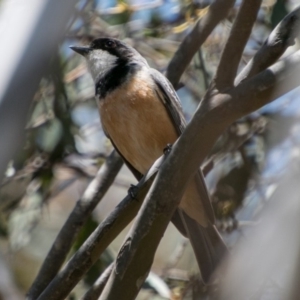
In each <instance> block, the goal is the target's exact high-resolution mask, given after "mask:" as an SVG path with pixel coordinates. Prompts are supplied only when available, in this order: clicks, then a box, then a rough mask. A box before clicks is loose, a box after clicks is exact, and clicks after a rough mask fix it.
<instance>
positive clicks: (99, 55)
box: [86, 49, 118, 83]
mask: <svg viewBox="0 0 300 300" xmlns="http://www.w3.org/2000/svg"><path fill="white" fill-rule="evenodd" d="M117 59H118V58H117V57H116V56H114V55H112V54H110V53H109V52H107V51H103V50H100V49H95V50H92V51H91V52H90V53H89V54H88V55H87V56H86V60H87V65H88V68H89V71H90V73H91V75H92V77H93V79H94V82H95V83H97V81H98V79H99V78H101V77H102V76H103V75H105V74H106V73H108V72H109V71H110V70H111V69H112V68H113V67H114V66H116V64H117Z"/></svg>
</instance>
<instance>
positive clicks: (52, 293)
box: [38, 157, 164, 300]
mask: <svg viewBox="0 0 300 300" xmlns="http://www.w3.org/2000/svg"><path fill="white" fill-rule="evenodd" d="M163 161H164V157H160V158H159V159H158V160H157V161H156V162H155V164H154V165H153V166H152V168H151V169H150V171H149V172H148V173H147V175H146V176H144V177H143V178H142V179H141V181H140V182H139V183H138V184H137V186H136V187H135V189H134V190H135V197H134V198H132V197H131V196H130V195H128V196H126V197H125V198H124V199H123V200H122V201H121V202H120V203H119V204H118V205H117V207H116V208H115V209H114V210H113V212H112V213H111V214H110V215H109V216H108V217H107V218H106V219H105V220H104V221H103V222H102V223H101V224H100V225H99V226H98V227H97V228H96V230H95V231H94V232H93V233H92V234H91V235H90V237H89V238H88V239H87V240H86V241H85V242H84V244H83V245H82V246H81V247H80V249H79V250H78V251H77V252H76V253H75V254H74V256H73V257H72V258H71V259H70V260H69V262H68V263H67V265H66V266H65V267H64V268H63V269H62V270H61V271H60V273H59V274H58V275H56V276H55V278H54V279H53V280H52V281H51V283H50V284H49V285H48V286H47V288H46V289H45V290H44V291H43V293H42V294H41V295H40V296H39V297H38V300H59V299H65V297H66V296H67V295H68V294H69V293H70V292H71V290H72V289H73V288H74V287H75V285H76V284H77V283H78V281H79V280H80V279H81V278H82V277H83V275H84V274H85V273H86V272H87V271H88V270H89V268H90V267H91V266H92V265H93V264H94V263H95V262H96V261H97V260H98V259H99V256H100V255H101V254H102V253H103V251H104V250H105V249H106V248H107V247H108V245H109V244H110V243H111V242H112V241H113V240H114V239H115V238H116V237H117V235H118V234H119V233H120V232H121V231H122V230H123V229H124V228H125V227H126V226H127V225H128V224H129V223H130V222H131V221H132V219H133V218H134V217H135V215H136V214H137V212H138V211H139V209H140V206H141V204H142V201H143V199H144V197H145V195H146V194H147V192H148V190H149V188H150V186H151V184H152V182H153V180H154V177H155V176H156V173H157V170H158V169H159V167H160V165H161V164H162V162H163ZM121 299H122V298H121Z"/></svg>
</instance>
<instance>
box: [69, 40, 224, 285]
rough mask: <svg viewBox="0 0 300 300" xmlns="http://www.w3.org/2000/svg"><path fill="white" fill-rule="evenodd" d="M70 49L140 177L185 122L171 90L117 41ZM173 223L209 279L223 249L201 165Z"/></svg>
mask: <svg viewBox="0 0 300 300" xmlns="http://www.w3.org/2000/svg"><path fill="white" fill-rule="evenodd" d="M71 49H73V50H74V51H76V52H77V53H79V54H81V55H83V56H84V58H85V59H86V62H87V66H88V69H89V71H90V73H91V75H92V77H93V79H94V82H95V91H96V100H97V104H98V107H99V112H100V118H101V122H102V126H103V129H104V131H105V133H106V135H107V136H108V138H109V139H110V140H111V142H112V144H113V145H114V147H115V148H116V150H117V151H118V152H119V153H120V155H121V156H122V157H123V159H124V161H125V163H126V164H127V166H128V167H129V169H130V170H131V171H132V172H133V174H134V175H135V176H136V178H137V179H138V180H139V179H140V178H141V177H142V175H143V174H145V173H146V172H147V171H148V170H149V168H150V167H151V165H152V164H153V163H154V161H155V160H156V159H157V158H158V157H160V156H161V155H162V154H163V149H165V147H166V146H167V144H173V143H174V142H175V141H176V139H177V138H178V137H179V135H180V134H181V133H182V131H183V130H184V128H185V126H186V121H185V119H184V116H183V113H182V108H181V104H180V101H179V99H178V96H177V94H176V92H175V90H174V89H173V87H172V85H171V83H170V82H169V81H168V79H167V78H166V77H165V76H164V75H162V74H161V73H160V72H158V71H156V70H155V69H152V68H150V67H149V65H148V63H147V61H146V60H145V58H143V57H142V56H141V55H140V54H139V53H138V52H137V51H136V50H135V49H134V48H132V47H130V46H129V45H127V44H125V43H123V42H121V41H120V40H117V39H112V38H99V39H96V40H94V41H93V42H92V43H91V44H90V45H89V46H88V47H75V46H73V47H71ZM187 159H188V158H187ZM172 222H173V223H174V225H175V226H176V227H177V229H178V230H179V231H180V232H181V233H182V234H183V235H184V236H186V237H188V238H189V239H190V241H191V244H192V247H193V249H194V252H195V255H196V258H197V261H198V264H199V268H200V271H201V275H202V279H203V281H204V282H208V281H209V279H210V277H211V275H212V273H213V271H214V270H215V268H216V266H217V265H218V263H219V262H220V260H221V258H222V256H223V255H224V254H225V253H226V252H227V248H226V246H225V245H224V243H223V240H222V238H221V237H220V235H219V233H218V232H217V229H216V228H215V226H214V222H215V220H214V213H213V209H212V206H211V203H210V199H209V196H208V192H207V189H206V185H205V182H204V179H203V175H202V173H201V171H200V170H199V172H198V173H197V174H196V175H195V176H194V178H193V179H192V180H191V181H190V183H189V184H188V187H187V189H186V191H185V194H184V196H183V198H182V199H181V202H180V204H179V207H178V208H177V210H176V212H175V213H174V215H173V217H172Z"/></svg>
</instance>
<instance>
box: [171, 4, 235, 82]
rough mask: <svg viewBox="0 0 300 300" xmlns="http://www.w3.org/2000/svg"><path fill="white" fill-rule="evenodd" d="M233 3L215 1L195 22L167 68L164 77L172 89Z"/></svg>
mask: <svg viewBox="0 0 300 300" xmlns="http://www.w3.org/2000/svg"><path fill="white" fill-rule="evenodd" d="M234 2H235V0H215V1H214V2H213V3H212V4H211V5H210V7H209V9H208V12H207V14H206V15H205V16H204V17H202V18H201V19H199V20H198V21H197V23H196V25H195V27H194V28H193V30H192V31H191V32H190V33H189V34H188V35H187V36H186V37H185V39H184V40H183V42H182V43H181V45H180V47H179V48H178V50H177V51H176V53H175V55H174V56H173V58H172V60H171V62H170V63H169V66H168V68H167V73H166V76H167V78H168V79H169V80H170V82H171V83H172V84H173V86H174V87H177V86H178V83H179V80H180V77H181V75H182V73H183V72H184V70H185V69H186V67H187V66H188V65H189V63H190V62H191V60H192V58H193V56H194V55H195V53H196V52H197V51H198V49H199V48H200V46H201V45H202V44H203V43H204V41H205V40H206V38H207V37H208V36H209V35H210V33H211V32H212V31H213V29H214V28H215V27H216V26H217V25H218V24H219V23H220V21H222V20H223V19H225V18H226V17H227V15H228V13H229V11H230V9H231V8H232V6H233V5H234Z"/></svg>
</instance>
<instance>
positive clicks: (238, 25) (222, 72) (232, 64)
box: [214, 0, 262, 90]
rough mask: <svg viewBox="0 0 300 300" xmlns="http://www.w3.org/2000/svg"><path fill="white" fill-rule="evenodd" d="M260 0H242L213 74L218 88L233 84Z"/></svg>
mask: <svg viewBox="0 0 300 300" xmlns="http://www.w3.org/2000/svg"><path fill="white" fill-rule="evenodd" d="M261 2H262V0H243V2H242V5H241V7H240V9H239V12H238V15H237V17H236V19H235V21H234V23H233V27H232V30H231V32H230V35H229V38H228V40H227V42H226V45H225V48H224V51H223V53H222V55H221V60H220V63H219V66H218V69H217V72H216V76H215V79H214V81H215V84H216V88H217V89H218V90H223V89H225V88H228V87H231V86H233V82H234V78H235V76H236V74H237V69H238V66H239V63H240V60H241V57H242V54H243V51H244V48H245V45H246V43H247V41H248V39H249V36H250V34H251V31H252V27H253V24H254V22H255V20H256V17H257V13H258V11H259V8H260V6H261Z"/></svg>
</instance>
